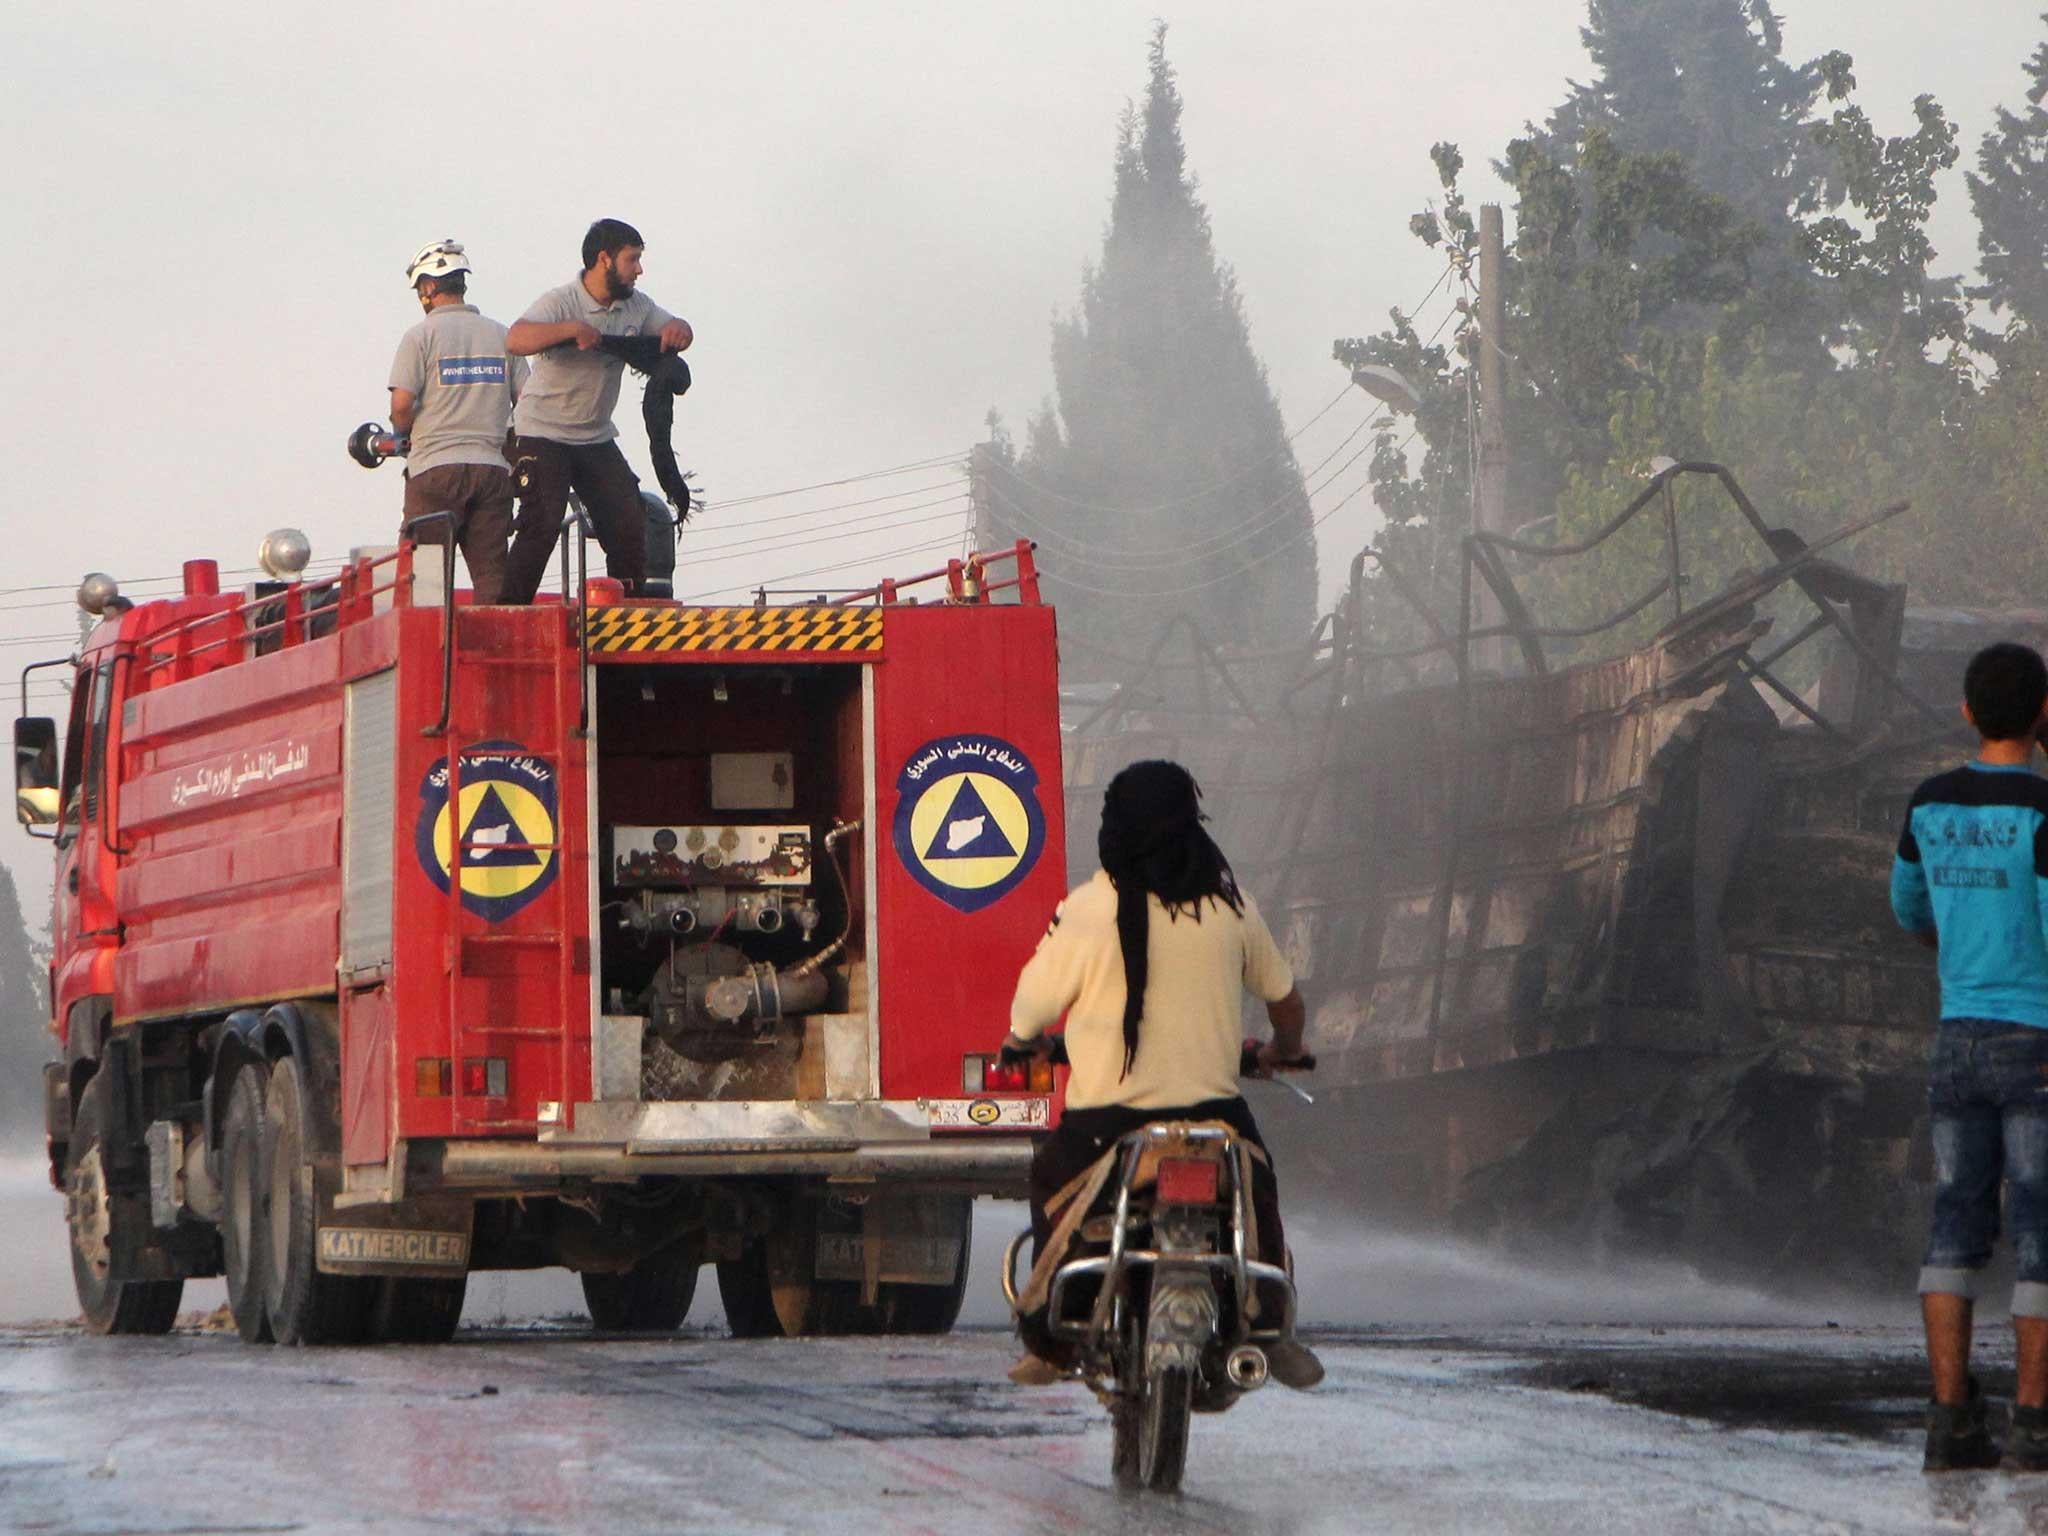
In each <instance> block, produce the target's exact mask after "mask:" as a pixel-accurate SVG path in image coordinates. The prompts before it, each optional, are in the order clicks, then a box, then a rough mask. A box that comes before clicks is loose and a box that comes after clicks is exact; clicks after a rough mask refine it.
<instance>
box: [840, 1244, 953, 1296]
mask: <svg viewBox="0 0 2048 1536" xmlns="http://www.w3.org/2000/svg"><path fill="white" fill-rule="evenodd" d="M866 1260H867V1248H866V1241H865V1239H864V1238H862V1237H861V1235H860V1234H859V1233H857V1232H820V1233H819V1234H818V1264H817V1274H818V1278H819V1279H820V1280H863V1279H865V1278H867V1263H866ZM959 1266H960V1240H959V1239H958V1238H952V1237H885V1238H883V1239H882V1272H881V1274H880V1275H879V1276H877V1277H876V1278H878V1279H881V1280H888V1281H893V1282H895V1283H896V1284H899V1285H951V1284H952V1283H953V1275H954V1272H955V1271H956V1270H957V1269H958V1268H959Z"/></svg>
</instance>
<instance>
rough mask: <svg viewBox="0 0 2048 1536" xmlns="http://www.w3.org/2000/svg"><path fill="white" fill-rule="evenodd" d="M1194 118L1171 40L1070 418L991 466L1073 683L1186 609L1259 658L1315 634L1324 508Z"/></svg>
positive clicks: (1095, 292)
mask: <svg viewBox="0 0 2048 1536" xmlns="http://www.w3.org/2000/svg"><path fill="white" fill-rule="evenodd" d="M1180 120H1181V96H1180V91H1179V88H1178V86H1177V85H1176V83H1175V77H1174V72H1173V68H1172V66H1171V65H1170V64H1169V63H1168V61H1167V56H1166V29H1165V27H1164V25H1161V26H1159V27H1158V28H1157V29H1156V30H1155V31H1154V33H1153V37H1152V44H1151V69H1150V79H1149V82H1148V85H1147V90H1146V95H1145V100H1144V104H1143V107H1142V108H1132V109H1130V110H1128V111H1126V113H1125V115H1124V119H1123V123H1122V127H1121V131H1120V134H1119V139H1118V144H1117V152H1116V163H1115V191H1114V194H1113V197H1112V200H1111V204H1110V217H1109V227H1108V231H1107V233H1106V235H1105V237H1104V240H1103V246H1102V255H1101V258H1100V261H1099V262H1098V263H1097V264H1096V265H1095V266H1093V267H1091V268H1090V269H1089V270H1088V271H1087V273H1086V274H1085V275H1084V277H1083V280H1082V285H1081V297H1080V303H1079V306H1078V307H1077V309H1076V310H1075V311H1074V312H1073V313H1072V314H1070V315H1067V316H1064V317H1061V318H1059V319H1058V320H1056V321H1055V323H1054V326H1053V337H1052V366H1053V379H1054V386H1055V389H1056V391H1057V405H1056V406H1055V405H1053V404H1052V403H1050V402H1048V404H1047V405H1046V406H1045V407H1044V408H1043V409H1042V410H1041V411H1040V412H1039V413H1038V414H1037V415H1036V416H1035V417H1034V418H1033V419H1032V420H1031V421H1030V422H1029V424H1028V427H1027V430H1026V433H1025V441H1024V447H1023V451H1022V453H1021V454H1018V455H1016V456H1015V458H1014V460H1012V459H1010V458H1009V457H1008V456H1007V455H1006V453H1004V452H1002V451H997V448H996V447H994V446H992V447H991V449H990V450H989V451H986V452H984V453H983V454H981V455H980V456H979V462H980V463H981V464H982V465H983V466H984V468H985V471H986V486H987V493H988V497H989V500H990V503H991V511H992V518H991V522H992V523H993V525H994V529H995V531H996V532H997V534H998V536H999V537H1002V538H1005V539H1007V538H1011V537H1018V536H1021V537H1028V538H1036V539H1039V540H1041V541H1042V543H1043V546H1044V548H1043V552H1042V557H1041V558H1042V563H1043V565H1044V568H1045V571H1046V587H1047V592H1048V596H1049V597H1050V598H1051V599H1052V600H1053V601H1055V602H1057V603H1058V604H1059V605H1060V609H1061V627H1062V633H1063V635H1064V636H1065V637H1067V638H1071V639H1073V640H1075V641H1076V642H1077V645H1076V647H1075V650H1074V652H1073V654H1072V656H1071V664H1070V665H1069V667H1068V669H1067V670H1068V671H1069V672H1070V673H1074V674H1076V675H1084V676H1085V675H1087V674H1088V673H1089V672H1092V671H1099V670H1102V669H1104V668H1105V667H1106V666H1108V665H1109V664H1108V663H1107V662H1106V660H1105V658H1107V657H1111V656H1119V655H1121V656H1128V655H1132V654H1140V653H1142V652H1143V651H1144V649H1145V648H1146V646H1147V645H1149V643H1150V641H1151V639H1152V637H1153V636H1154V635H1156V634H1157V632H1158V631H1159V630H1160V629H1161V627H1162V626H1163V625H1164V624H1165V623H1166V622H1167V621H1168V620H1169V619H1171V618H1172V617H1173V616H1175V615H1176V614H1186V615H1189V616H1191V617H1193V618H1194V619H1195V621H1196V622H1197V624H1198V625H1199V626H1200V627H1201V629H1202V630H1203V631H1204V632H1205V634H1207V635H1208V637H1209V638H1210V639H1211V640H1212V641H1213V642H1215V643H1218V644H1236V645H1246V646H1250V647H1252V648H1262V647H1269V646H1279V645H1288V644H1292V643H1294V642H1296V641H1298V640H1299V639H1300V638H1302V637H1303V636H1304V635H1305V634H1306V633H1307V631H1308V629H1309V626H1310V625H1311V623H1312V622H1313V620H1314V609H1315V593H1316V576H1315V542H1314V538H1313V535H1312V528H1311V516H1310V509H1309V501H1308V495H1307V492H1306V490H1305V488H1304V486H1303V483H1302V477H1301V471H1300V468H1299V466H1298V465H1297V464H1296V462H1295V458H1294V453H1293V450H1292V449H1291V447H1290V446H1289V444H1288V440H1287V436H1286V431H1285V428H1284V426H1283V424H1282V422H1281V417H1280V410H1279V406H1278V405H1277V404H1276V403H1275V401H1274V399H1273V394H1272V390H1271V389H1270V387H1269V386H1268V384H1267V380H1266V373H1265V369H1264V367H1263V366H1262V365H1261V364H1260V362H1259V360H1258V358H1257V357H1256V356H1255V355H1254V353H1253V351H1252V347H1251V337H1250V331H1249V329H1248V327H1247V325H1246V322H1245V316H1244V305H1243V301H1242V299H1241V297H1240V296H1239V293H1238V289H1237V283H1236V279H1235V278H1234V277H1233V275H1232V274H1231V271H1230V269H1229V268H1228V267H1227V266H1226V265H1224V264H1222V263H1221V262H1220V261H1219V260H1218V259H1217V256H1216V253H1215V249H1214V245H1213V242H1212V240H1211V236H1210V228H1209V215H1208V212H1207V210H1206V209H1205V208H1204V206H1203V204H1202V202H1201V199H1200V198H1199V197H1198V196H1197V195H1196V182H1195V178H1194V177H1193V175H1192V174H1191V173H1190V172H1189V170H1188V165H1187V152H1186V148H1185V146H1184V144H1183V143H1182V139H1181V129H1180Z"/></svg>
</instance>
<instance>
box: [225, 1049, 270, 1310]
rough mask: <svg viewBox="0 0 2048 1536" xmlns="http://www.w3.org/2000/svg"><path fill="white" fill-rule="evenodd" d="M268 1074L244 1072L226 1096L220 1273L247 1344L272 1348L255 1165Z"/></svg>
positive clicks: (264, 1217) (263, 1219)
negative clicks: (266, 1345)
mask: <svg viewBox="0 0 2048 1536" xmlns="http://www.w3.org/2000/svg"><path fill="white" fill-rule="evenodd" d="M268 1076H269V1074H268V1073H267V1072H266V1071H265V1069H264V1068H262V1067H259V1066H247V1067H244V1068H243V1069H242V1070H241V1071H240V1072H238V1073H236V1074H235V1081H234V1086H233V1087H232V1088H230V1089H229V1090H228V1111H227V1116H226V1118H225V1120H224V1121H223V1122H222V1126H221V1133H220V1168H221V1174H220V1204H221V1211H220V1251H221V1270H222V1272H223V1274H224V1275H225V1276H226V1278H227V1283H228V1311H229V1312H230V1313H232V1314H233V1316H234V1319H235V1332H237V1333H239V1334H240V1335H241V1336H242V1341H243V1342H244V1343H245V1344H268V1343H269V1342H270V1312H269V1307H268V1304H267V1302H266V1299H265V1297H264V1294H263V1275H264V1262H265V1261H264V1259H263V1256H262V1254H261V1252H260V1249H261V1248H262V1244H263V1233H264V1229H265V1227H266V1226H267V1225H268V1222H269V1214H268V1213H267V1212H266V1211H265V1210H264V1205H263V1186H262V1182H261V1180H260V1178H259V1169H258V1160H259V1155H260V1153H261V1150H262V1146H263V1089H264V1084H265V1082H266V1080H267V1079H268Z"/></svg>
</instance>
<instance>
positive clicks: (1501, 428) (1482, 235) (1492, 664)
mask: <svg viewBox="0 0 2048 1536" xmlns="http://www.w3.org/2000/svg"><path fill="white" fill-rule="evenodd" d="M1506 267H1507V257H1506V254H1505V249H1504V241H1503V237H1502V234H1501V216H1500V204H1498V203H1487V204H1484V205H1483V206H1482V207H1481V208H1480V210H1479V484H1478V487H1477V491H1478V496H1477V499H1476V502H1475V504H1474V506H1473V518H1472V524H1473V531H1474V532H1486V533H1506V532H1507V531H1508V514H1507V504H1508V432H1507V404H1508V385H1507V357H1506V354H1505V352H1504V351H1503V348H1504V347H1505V345H1506V342H1507V314H1508V303H1507V292H1506V281H1505V269H1506ZM1475 586H1476V588H1477V594H1476V595H1477V602H1476V603H1475V604H1474V605H1473V610H1474V611H1473V615H1472V627H1473V628H1475V629H1490V628H1492V627H1493V626H1494V625H1497V624H1499V623H1500V622H1501V621H1502V618H1503V614H1502V612H1501V606H1500V602H1499V600H1498V599H1496V598H1495V597H1494V595H1493V589H1492V588H1491V587H1489V586H1487V585H1486V583H1485V582H1484V581H1483V580H1481V581H1478V582H1476V583H1475ZM1508 650H1509V647H1508V639H1507V636H1505V635H1502V636H1499V637H1498V638H1496V639H1492V640H1482V641H1480V642H1479V643H1478V644H1477V645H1475V646H1474V647H1473V648H1472V660H1473V665H1474V666H1475V667H1476V668H1477V669H1478V670H1479V671H1481V672H1494V673H1501V672H1505V671H1507V660H1508Z"/></svg>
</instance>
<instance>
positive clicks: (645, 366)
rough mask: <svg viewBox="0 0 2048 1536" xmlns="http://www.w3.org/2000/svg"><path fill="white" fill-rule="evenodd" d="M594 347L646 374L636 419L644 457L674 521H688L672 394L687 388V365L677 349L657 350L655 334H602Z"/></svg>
mask: <svg viewBox="0 0 2048 1536" xmlns="http://www.w3.org/2000/svg"><path fill="white" fill-rule="evenodd" d="M597 345H598V349H599V350H600V351H603V352H606V353H608V354H610V355H611V356H613V357H616V358H619V359H621V360H622V361H623V362H624V363H625V364H626V366H627V367H628V368H632V369H634V370H636V371H637V372H640V373H644V374H645V375H647V390H646V393H645V394H643V395H642V396H641V397H640V420H641V422H642V424H643V425H645V426H646V428H647V456H648V458H650V459H651V460H653V462H654V479H655V483H656V484H658V485H659V486H660V487H661V494H662V495H664V496H666V497H667V498H668V503H669V505H670V506H672V507H674V508H675V509H676V521H677V522H679V523H682V522H687V521H689V517H690V485H689V482H688V481H687V480H685V479H684V478H683V472H682V470H681V469H679V468H677V467H676V450H675V442H674V435H675V420H676V396H678V395H681V394H687V393H688V392H689V388H690V365H689V364H688V363H686V362H684V361H683V355H682V354H681V353H680V352H664V351H662V350H661V338H660V337H659V336H606V337H602V338H601V339H600V340H599V341H598V344H597Z"/></svg>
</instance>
